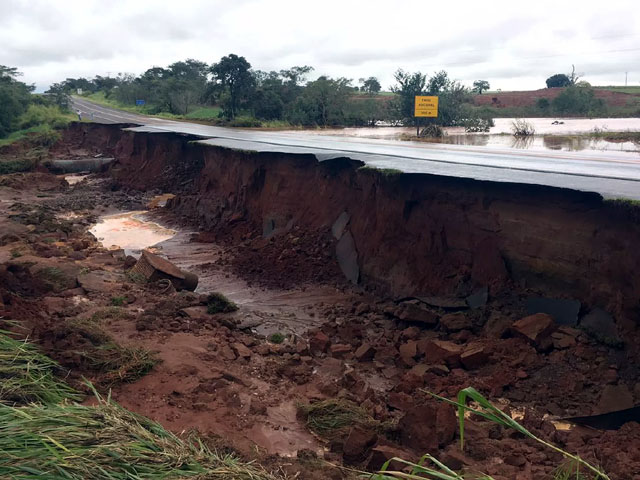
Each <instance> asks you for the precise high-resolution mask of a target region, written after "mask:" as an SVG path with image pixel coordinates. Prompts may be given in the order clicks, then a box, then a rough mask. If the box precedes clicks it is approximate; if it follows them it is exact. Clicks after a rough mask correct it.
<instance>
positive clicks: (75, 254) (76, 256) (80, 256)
mask: <svg viewBox="0 0 640 480" xmlns="http://www.w3.org/2000/svg"><path fill="white" fill-rule="evenodd" d="M68 256H69V258H70V259H71V260H84V259H86V258H87V256H86V255H85V254H84V253H82V252H71V253H70V254H69V255H68Z"/></svg>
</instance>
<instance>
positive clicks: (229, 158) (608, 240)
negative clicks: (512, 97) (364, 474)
mask: <svg viewBox="0 0 640 480" xmlns="http://www.w3.org/2000/svg"><path fill="white" fill-rule="evenodd" d="M79 131H82V132H87V133H86V134H83V135H81V134H80V133H79ZM68 139H69V140H70V141H78V140H79V141H80V142H85V143H88V144H90V145H91V146H92V147H93V148H98V147H99V145H100V142H104V145H103V146H104V148H108V149H111V150H112V151H113V154H114V155H115V157H116V162H115V164H114V165H113V167H112V169H111V174H112V176H113V177H114V178H115V179H116V180H117V181H119V182H120V183H121V184H123V185H124V186H127V187H129V188H135V189H149V188H159V189H162V190H165V191H170V192H172V193H176V194H178V197H177V198H176V199H175V200H174V201H173V202H172V203H171V207H172V208H173V209H174V210H175V211H176V212H177V213H179V214H180V215H181V216H182V217H183V218H185V219H188V220H190V221H192V222H195V223H196V224H197V225H199V226H200V227H201V228H203V229H206V230H209V231H217V230H221V229H223V230H224V229H227V230H228V228H229V226H230V225H240V224H242V225H251V226H253V227H254V228H255V227H260V228H262V229H263V231H264V233H265V235H273V234H278V232H280V231H284V230H286V229H287V228H290V227H291V226H293V225H297V226H299V227H301V228H307V229H313V230H319V229H326V230H327V231H328V230H329V229H331V227H332V225H333V224H334V222H336V220H337V219H338V217H340V215H341V214H342V213H343V212H347V214H348V215H349V222H348V225H347V226H346V228H345V232H346V233H344V234H343V235H342V237H343V238H347V237H345V235H348V234H350V236H351V237H352V239H353V244H354V245H355V250H356V252H357V264H358V267H359V272H357V273H356V276H357V275H359V276H360V281H361V282H362V283H365V284H368V285H375V286H377V287H379V288H382V289H384V290H386V291H387V292H389V293H392V294H394V295H400V296H402V295H432V294H451V293H458V294H468V293H469V292H470V291H471V290H472V289H473V288H474V287H475V286H484V285H488V286H490V289H491V291H492V292H494V293H495V292H498V291H500V290H504V289H509V288H518V289H521V288H524V287H531V288H534V289H538V290H540V291H542V292H544V293H547V294H550V295H552V296H555V297H563V296H571V297H576V298H578V299H580V300H581V301H583V302H585V303H586V304H588V305H590V306H600V307H604V308H607V309H609V310H610V311H612V312H614V313H616V314H617V315H618V317H619V318H620V319H622V318H626V319H632V318H634V315H635V313H636V309H637V307H638V301H639V299H640V275H638V274H637V272H638V270H639V269H640V251H639V249H638V248H637V246H638V245H640V223H639V222H638V221H637V219H634V217H633V215H632V214H633V213H634V212H633V211H631V212H630V211H629V210H628V209H625V208H621V207H620V206H616V205H613V204H611V203H609V202H603V201H602V199H601V197H600V196H599V195H596V194H588V193H581V192H576V191H571V190H562V189H557V188H550V187H539V186H531V185H516V184H505V183H492V182H480V181H474V180H469V179H459V178H450V177H438V176H430V175H417V174H400V175H396V174H391V175H388V174H384V173H381V172H379V171H374V170H370V169H367V168H365V169H363V168H361V166H362V164H361V163H359V162H355V161H351V160H349V159H340V160H333V161H329V162H318V161H316V159H315V157H313V156H310V155H290V154H274V153H263V154H257V153H251V152H244V151H235V150H229V149H223V148H218V147H209V146H204V145H200V144H191V143H189V140H190V139H189V138H186V137H184V136H179V135H173V134H142V133H133V132H126V131H121V130H120V129H119V127H118V126H106V125H104V126H97V125H91V126H88V125H85V124H76V125H75V126H74V127H72V129H71V130H70V132H69V134H68ZM341 243H345V242H344V241H343V240H341V242H338V245H340V244H341ZM346 243H349V242H346ZM345 248H346V249H347V250H349V248H350V246H349V245H347V246H346V247H345ZM351 273H353V271H352V272H351Z"/></svg>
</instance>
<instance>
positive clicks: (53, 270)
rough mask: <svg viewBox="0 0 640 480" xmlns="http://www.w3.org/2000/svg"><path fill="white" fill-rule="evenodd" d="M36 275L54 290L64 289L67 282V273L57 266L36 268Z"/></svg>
mask: <svg viewBox="0 0 640 480" xmlns="http://www.w3.org/2000/svg"><path fill="white" fill-rule="evenodd" d="M36 276H37V277H38V278H39V279H40V280H42V281H43V282H44V283H46V284H47V285H48V286H49V288H51V289H52V290H54V291H56V292H58V291H62V290H64V289H65V288H66V287H67V285H68V284H69V277H68V275H67V274H66V273H64V272H63V271H62V270H60V269H59V268H58V267H45V268H43V269H42V270H38V272H37V273H36Z"/></svg>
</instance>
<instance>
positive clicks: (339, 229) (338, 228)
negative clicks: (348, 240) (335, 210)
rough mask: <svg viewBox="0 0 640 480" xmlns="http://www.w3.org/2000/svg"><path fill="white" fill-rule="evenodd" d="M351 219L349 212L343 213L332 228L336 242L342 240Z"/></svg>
mask: <svg viewBox="0 0 640 480" xmlns="http://www.w3.org/2000/svg"><path fill="white" fill-rule="evenodd" d="M350 219H351V215H349V214H348V213H347V212H342V213H341V214H340V215H339V216H338V218H337V219H336V221H335V222H333V225H332V226H331V234H332V235H333V238H335V239H336V240H340V239H341V238H342V234H343V233H344V230H345V228H347V225H348V224H349V220H350Z"/></svg>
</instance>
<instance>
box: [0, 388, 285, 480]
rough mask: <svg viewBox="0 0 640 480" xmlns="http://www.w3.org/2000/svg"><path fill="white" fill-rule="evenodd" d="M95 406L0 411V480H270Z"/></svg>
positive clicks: (130, 416) (104, 402) (103, 402)
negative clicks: (0, 479)
mask: <svg viewBox="0 0 640 480" xmlns="http://www.w3.org/2000/svg"><path fill="white" fill-rule="evenodd" d="M96 396H97V399H98V404H97V405H95V406H85V405H77V404H59V405H46V406H42V405H30V406H28V407H21V408H13V407H9V406H2V405H0V478H12V479H14V480H27V479H30V480H31V479H36V478H47V479H50V480H63V479H64V480H98V479H105V478H109V479H112V480H125V479H126V480H133V479H138V480H147V479H149V480H160V479H181V478H199V479H204V478H206V479H219V480H272V479H274V477H272V476H271V475H269V474H268V473H266V472H265V471H264V470H262V469H261V468H259V467H258V466H254V465H252V464H250V463H243V462H240V461H239V460H237V459H236V458H234V457H232V456H230V455H220V454H218V453H217V452H215V451H210V450H209V449H208V448H207V447H206V446H205V445H204V444H203V443H202V441H200V440H199V439H197V438H195V437H192V438H190V439H188V440H187V441H184V440H182V439H180V438H178V437H177V436H175V435H174V434H172V433H170V432H168V431H167V430H165V429H164V428H163V427H162V426H161V425H159V424H157V423H155V422H152V421H151V420H149V419H147V418H144V417H142V416H139V415H136V414H134V413H132V412H129V411H128V410H126V409H124V408H122V407H121V406H119V405H117V404H115V403H113V402H112V401H111V400H110V399H108V398H107V399H104V398H102V397H100V396H99V395H98V394H96Z"/></svg>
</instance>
